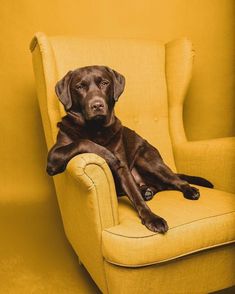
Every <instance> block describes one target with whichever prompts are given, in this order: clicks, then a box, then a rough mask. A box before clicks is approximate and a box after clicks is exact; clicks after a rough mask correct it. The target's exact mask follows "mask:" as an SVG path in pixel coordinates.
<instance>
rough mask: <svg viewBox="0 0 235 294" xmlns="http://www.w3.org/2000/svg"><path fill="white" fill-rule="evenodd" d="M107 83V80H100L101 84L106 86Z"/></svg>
mask: <svg viewBox="0 0 235 294" xmlns="http://www.w3.org/2000/svg"><path fill="white" fill-rule="evenodd" d="M108 84H109V81H107V80H102V81H101V82H100V85H101V86H107V85H108Z"/></svg>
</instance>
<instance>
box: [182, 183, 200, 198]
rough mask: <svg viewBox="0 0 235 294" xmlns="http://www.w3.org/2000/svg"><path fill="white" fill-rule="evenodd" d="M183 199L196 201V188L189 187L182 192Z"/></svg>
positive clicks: (198, 193)
mask: <svg viewBox="0 0 235 294" xmlns="http://www.w3.org/2000/svg"><path fill="white" fill-rule="evenodd" d="M183 194H184V197H185V198H186V199H189V200H198V199H199V197H200V192H199V190H198V189H197V188H195V187H191V186H189V187H188V188H187V189H185V190H184V191H183Z"/></svg>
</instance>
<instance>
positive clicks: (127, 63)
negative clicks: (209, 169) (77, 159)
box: [31, 34, 175, 169]
mask: <svg viewBox="0 0 235 294" xmlns="http://www.w3.org/2000/svg"><path fill="white" fill-rule="evenodd" d="M37 44H39V48H38V54H41V58H42V65H41V67H42V69H41V70H42V71H43V76H44V79H45V89H44V92H45V91H46V92H45V95H46V100H47V101H46V105H47V109H46V110H45V111H46V112H47V113H48V118H47V117H45V118H44V119H43V121H44V128H45V127H46V128H47V129H48V126H49V125H50V130H49V131H46V130H45V133H46V137H47V143H48V146H49V147H50V146H51V145H52V144H53V143H54V142H55V138H56V133H57V129H56V123H57V121H59V120H60V118H61V116H63V115H64V114H65V112H64V109H63V106H62V104H61V103H59V101H58V98H57V97H56V95H55V92H54V86H55V83H56V81H58V80H59V79H61V78H62V77H63V76H64V75H65V74H66V73H67V72H68V71H69V70H71V69H75V68H78V67H83V66H86V65H107V66H109V67H111V68H113V69H115V70H117V71H118V72H120V73H121V74H123V75H124V76H125V78H126V88H125V91H124V93H123V94H122V95H121V97H120V98H119V101H118V102H117V104H116V108H115V109H116V111H115V113H116V115H117V116H118V117H119V118H120V119H121V121H122V123H123V125H126V126H128V127H129V128H132V129H134V130H135V131H136V132H137V133H139V134H140V135H141V136H143V137H144V138H145V139H147V140H148V141H149V142H150V143H151V144H153V145H154V146H155V147H157V148H158V149H159V151H160V153H161V154H162V156H163V159H164V161H165V162H166V163H167V164H168V165H169V166H170V167H171V168H173V169H175V164H174V159H173V152H172V144H171V139H170V134H169V122H168V100H167V84H166V73H165V46H164V44H163V43H159V42H155V41H142V40H141V41H140V40H119V39H113V40H112V39H109V40H107V39H99V40H98V39H97V40H96V39H81V38H77V37H46V36H45V35H43V34H38V35H37V36H36V38H35V39H34V40H33V41H32V43H31V50H33V49H34V48H35V49H36V47H37V46H36V45H37ZM36 51H37V49H36ZM35 55H37V52H35ZM37 58H38V57H35V62H34V67H35V66H36V67H40V64H38V63H37V61H36V59H37ZM36 69H37V68H36ZM41 80H42V78H41ZM36 82H37V77H36ZM38 86H39V85H38ZM39 99H40V100H43V99H44V98H40V97H39ZM42 103H45V101H44V102H41V103H40V105H41V109H42V108H43V107H44V106H43V105H42ZM42 115H43V114H42ZM48 119H49V121H48V122H45V120H48ZM50 132H51V133H52V139H49V137H50V136H51V134H50Z"/></svg>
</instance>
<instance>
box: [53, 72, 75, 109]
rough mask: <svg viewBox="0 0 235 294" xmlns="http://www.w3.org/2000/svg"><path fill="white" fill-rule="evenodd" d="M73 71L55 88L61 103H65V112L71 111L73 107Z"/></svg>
mask: <svg viewBox="0 0 235 294" xmlns="http://www.w3.org/2000/svg"><path fill="white" fill-rule="evenodd" d="M72 73H73V71H72V70H70V71H69V72H68V73H67V74H66V75H65V76H64V77H63V78H62V79H61V80H60V81H58V82H57V84H56V86H55V92H56V95H57V96H58V98H59V100H60V102H62V103H63V105H64V108H65V110H66V111H67V110H69V109H70V108H71V106H72V98H71V94H70V87H69V85H70V82H71V79H72Z"/></svg>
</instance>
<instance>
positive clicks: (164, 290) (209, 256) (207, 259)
mask: <svg viewBox="0 0 235 294" xmlns="http://www.w3.org/2000/svg"><path fill="white" fill-rule="evenodd" d="M116 251H117V250H116ZM234 255H235V247H234V246H232V245H227V246H223V247H218V248H216V249H210V250H205V251H203V252H200V253H198V254H192V255H189V256H187V257H184V258H179V259H175V260H173V261H171V262H165V263H162V264H157V265H149V266H145V267H138V268H128V267H123V266H122V267H121V266H116V265H114V264H111V263H108V262H106V263H105V270H106V275H107V281H108V290H109V292H108V293H112V294H119V293H122V294H143V293H148V294H156V293H157V294H158V293H159V294H173V293H174V294H182V293H185V294H189V293H190V294H191V293H195V294H205V293H211V292H214V291H216V290H218V289H224V288H226V287H228V285H233V284H234V268H235V260H234ZM222 293H223V292H222Z"/></svg>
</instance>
